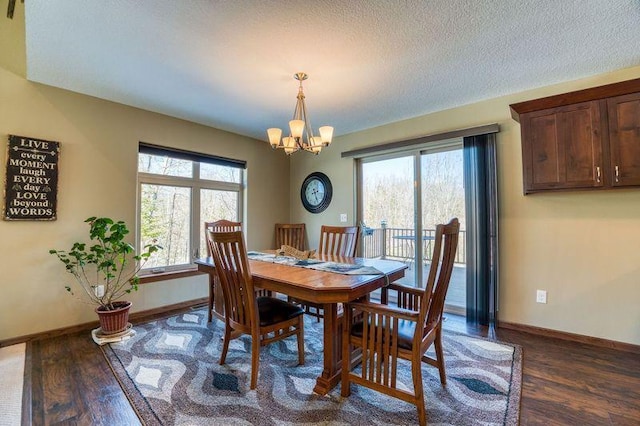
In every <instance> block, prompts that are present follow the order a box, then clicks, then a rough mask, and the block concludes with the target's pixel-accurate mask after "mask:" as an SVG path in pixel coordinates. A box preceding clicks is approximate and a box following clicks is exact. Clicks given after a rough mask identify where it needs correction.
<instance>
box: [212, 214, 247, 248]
mask: <svg viewBox="0 0 640 426" xmlns="http://www.w3.org/2000/svg"><path fill="white" fill-rule="evenodd" d="M207 231H213V232H232V231H242V222H232V221H230V220H225V219H222V220H216V221H214V222H205V223H204V235H205V236H207V235H209V233H208V232H207ZM205 238H206V237H205ZM207 256H211V249H210V248H209V244H207Z"/></svg>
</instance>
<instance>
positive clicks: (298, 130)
mask: <svg viewBox="0 0 640 426" xmlns="http://www.w3.org/2000/svg"><path fill="white" fill-rule="evenodd" d="M293 77H294V78H295V79H296V80H298V81H299V82H300V87H299V88H298V97H297V98H298V100H297V101H296V109H295V111H294V112H293V119H292V120H291V121H289V136H287V137H284V138H282V139H280V137H281V136H282V129H278V128H271V129H267V135H268V136H269V143H270V144H271V148H274V149H275V148H283V149H284V152H285V153H286V154H287V155H289V154H292V153H294V152H296V151H298V150H300V149H302V150H304V151H308V152H312V153H314V154H318V153H320V151H321V150H322V148H323V147H325V146H329V144H330V143H331V139H332V138H333V127H331V126H322V127H320V129H319V130H320V136H314V135H313V129H312V128H311V123H310V122H309V117H308V116H307V106H306V105H305V103H304V92H303V91H302V82H303V81H304V80H306V79H307V78H309V76H308V75H307V74H305V73H303V72H299V73H296V74H294V76H293Z"/></svg>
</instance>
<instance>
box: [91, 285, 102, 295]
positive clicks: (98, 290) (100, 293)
mask: <svg viewBox="0 0 640 426" xmlns="http://www.w3.org/2000/svg"><path fill="white" fill-rule="evenodd" d="M93 291H94V292H95V293H96V297H102V296H104V286H103V285H97V286H96V287H95V288H94V289H93Z"/></svg>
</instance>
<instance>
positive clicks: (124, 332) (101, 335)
mask: <svg viewBox="0 0 640 426" xmlns="http://www.w3.org/2000/svg"><path fill="white" fill-rule="evenodd" d="M132 328H133V325H132V324H131V323H130V322H128V323H127V327H126V328H125V329H124V330H122V331H120V332H118V333H112V334H105V333H103V332H102V328H101V327H98V328H97V329H96V330H95V333H96V337H98V338H108V339H110V338H118V337H122V336H125V335H127V334H129V333H130V332H131V329H132Z"/></svg>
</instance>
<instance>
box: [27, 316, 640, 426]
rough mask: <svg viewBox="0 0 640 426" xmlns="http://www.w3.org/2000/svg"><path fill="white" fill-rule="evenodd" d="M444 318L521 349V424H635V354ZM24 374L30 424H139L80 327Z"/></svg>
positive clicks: (639, 393)
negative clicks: (522, 361)
mask: <svg viewBox="0 0 640 426" xmlns="http://www.w3.org/2000/svg"><path fill="white" fill-rule="evenodd" d="M444 324H445V328H447V329H451V330H456V331H462V332H466V333H469V334H472V335H479V336H487V334H490V335H491V336H489V337H495V338H497V339H499V340H501V341H504V342H511V343H515V344H518V345H521V346H522V347H523V350H524V363H523V389H522V404H521V425H545V426H549V425H581V426H582V425H598V426H601V425H635V426H637V425H640V356H639V355H637V354H633V353H628V352H621V351H616V350H613V349H606V348H599V347H595V346H591V345H586V344H581V343H575V342H568V341H564V340H558V339H554V338H549V337H542V336H536V335H533V334H528V333H523V332H519V331H514V330H506V329H498V330H497V331H496V332H495V336H492V335H493V334H494V332H493V331H488V330H487V329H486V328H485V329H478V328H469V327H467V325H466V324H465V322H464V319H460V318H459V317H455V316H448V318H447V320H446V321H445V323H444ZM29 364H30V367H29ZM25 375H26V376H27V382H28V381H29V379H30V381H31V386H29V384H28V383H26V386H25V393H26V394H27V395H28V394H29V392H28V390H29V389H30V391H31V392H30V394H31V401H30V402H31V403H29V401H28V400H27V401H26V402H25V405H26V407H27V410H26V411H28V407H31V413H30V415H31V424H33V425H138V424H140V422H139V421H138V418H137V416H136V414H135V412H134V411H133V409H132V408H131V406H130V405H129V402H128V401H127V398H126V397H125V395H124V393H123V392H122V390H121V389H120V385H119V384H118V382H117V380H116V379H115V377H114V376H113V374H112V372H111V370H110V369H109V366H108V364H107V363H106V362H105V360H104V358H103V355H102V352H101V350H100V348H99V347H98V346H97V345H96V344H94V343H93V341H92V340H91V337H90V335H89V333H88V332H86V331H85V332H81V333H75V334H69V335H65V336H59V337H52V338H48V339H45V340H39V341H34V342H30V343H28V344H27V368H26V372H25ZM427 404H428V401H427ZM28 416H29V413H28V412H27V413H25V416H23V417H26V418H28ZM23 423H25V422H24V421H23ZM25 424H29V423H25Z"/></svg>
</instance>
